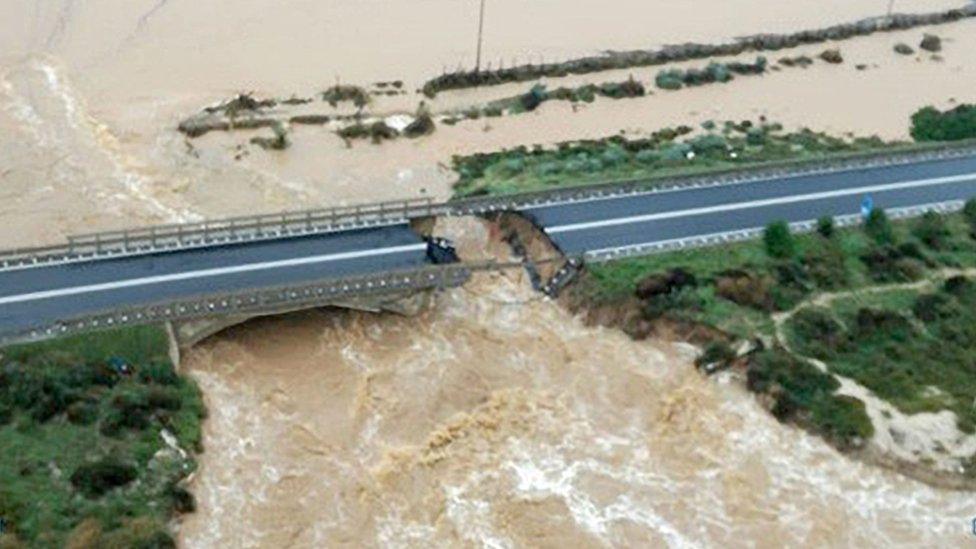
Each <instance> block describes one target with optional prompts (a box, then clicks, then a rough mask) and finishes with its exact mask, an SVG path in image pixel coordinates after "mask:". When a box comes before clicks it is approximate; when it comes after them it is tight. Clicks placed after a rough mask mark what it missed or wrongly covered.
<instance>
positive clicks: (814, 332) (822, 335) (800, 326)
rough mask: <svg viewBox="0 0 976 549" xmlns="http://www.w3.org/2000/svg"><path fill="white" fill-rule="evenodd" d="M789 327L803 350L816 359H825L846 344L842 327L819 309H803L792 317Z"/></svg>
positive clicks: (845, 336) (827, 312) (827, 311)
mask: <svg viewBox="0 0 976 549" xmlns="http://www.w3.org/2000/svg"><path fill="white" fill-rule="evenodd" d="M791 327H792V328H793V331H794V333H795V334H796V336H797V337H798V338H799V340H800V343H801V344H802V345H803V347H804V349H806V350H808V351H810V352H811V354H813V355H814V356H816V357H818V358H827V357H829V356H830V354H831V353H834V352H837V351H838V350H840V349H841V348H843V347H844V346H846V344H847V342H848V337H847V331H846V330H845V329H844V326H843V325H842V324H841V323H840V322H838V321H837V319H835V318H834V317H833V315H831V313H830V311H829V310H826V309H821V308H807V309H803V310H801V311H800V312H798V313H797V314H796V316H794V317H793V319H792V322H791Z"/></svg>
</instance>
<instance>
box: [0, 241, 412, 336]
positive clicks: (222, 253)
mask: <svg viewBox="0 0 976 549" xmlns="http://www.w3.org/2000/svg"><path fill="white" fill-rule="evenodd" d="M425 263H426V244H425V243H424V242H423V241H422V240H421V239H420V238H419V237H418V236H417V235H416V234H415V233H414V232H413V231H412V230H411V229H410V228H409V227H408V226H407V225H405V224H404V225H395V226H388V227H380V228H373V229H361V230H354V231H347V232H341V233H330V234H321V235H314V236H304V237H296V238H285V239H280V240H271V241H262V242H255V243H251V244H236V245H228V246H220V247H215V248H203V249H192V250H183V251H172V252H167V253H159V254H152V255H140V256H132V257H120V258H116V259H103V260H99V261H91V262H84V263H73V264H65V265H60V266H50V267H32V268H25V269H15V270H10V271H2V272H0V332H19V331H22V330H26V329H31V328H35V327H40V326H46V325H49V324H50V323H52V322H54V321H57V320H63V319H71V318H75V317H79V316H83V315H86V314H90V313H97V312H103V311H111V310H112V309H113V308H119V307H122V306H125V307H131V306H138V305H149V304H154V303H161V302H166V301H167V300H176V299H185V298H192V297H197V296H206V295H214V294H222V293H227V292H233V291H237V290H249V289H259V288H268V287H276V286H283V285H289V284H302V283H312V282H315V281H317V280H322V279H326V278H334V277H341V276H355V275H363V274H371V273H378V272H383V271H389V270H394V269H403V268H410V267H417V266H423V265H424V264H425Z"/></svg>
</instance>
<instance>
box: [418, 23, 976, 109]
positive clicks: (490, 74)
mask: <svg viewBox="0 0 976 549" xmlns="http://www.w3.org/2000/svg"><path fill="white" fill-rule="evenodd" d="M974 16H976V6H972V5H968V6H965V7H963V8H960V9H952V10H947V11H943V12H936V13H926V14H894V15H892V16H890V17H876V18H870V19H864V20H861V21H857V22H853V23H843V24H839V25H833V26H831V27H826V28H822V29H810V30H804V31H799V32H794V33H789V34H761V35H756V36H751V37H747V38H743V39H739V40H736V41H734V42H729V43H725V44H680V45H671V46H665V47H664V48H661V49H657V50H635V51H614V52H609V53H607V54H605V55H599V56H592V57H584V58H581V59H572V60H569V61H563V62H558V63H542V64H538V65H520V66H515V67H510V68H499V69H496V70H474V71H458V72H452V73H446V74H442V75H441V76H438V77H437V78H434V79H431V80H429V81H427V82H426V83H425V84H424V86H423V90H422V91H423V93H424V94H426V95H427V96H428V97H434V96H436V95H437V94H438V93H440V92H442V91H447V90H456V89H463V88H472V87H477V86H493V85H498V84H505V83H512V82H527V81H532V80H538V79H540V78H544V77H549V78H557V77H562V76H567V75H570V74H590V73H594V72H600V71H607V70H617V69H630V68H636V67H648V66H656V65H663V64H666V63H674V62H678V61H689V60H692V59H706V58H709V57H722V56H732V55H740V54H743V53H748V52H763V51H776V50H781V49H784V48H793V47H796V46H800V45H804V44H819V43H824V42H827V41H836V40H843V39H847V38H852V37H855V36H866V35H870V34H874V33H876V32H887V31H895V30H904V29H909V28H914V27H919V26H925V25H934V24H939V23H947V22H952V21H958V20H959V19H963V18H966V17H974Z"/></svg>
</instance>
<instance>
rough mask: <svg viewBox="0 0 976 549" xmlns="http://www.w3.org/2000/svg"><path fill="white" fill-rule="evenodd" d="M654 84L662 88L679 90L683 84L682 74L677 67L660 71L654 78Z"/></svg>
mask: <svg viewBox="0 0 976 549" xmlns="http://www.w3.org/2000/svg"><path fill="white" fill-rule="evenodd" d="M654 85H656V86H657V87H659V88H661V89H662V90H680V89H681V87H682V86H683V85H684V78H683V74H682V72H681V71H680V70H678V69H669V70H665V71H660V72H658V73H657V76H656V77H655V78H654Z"/></svg>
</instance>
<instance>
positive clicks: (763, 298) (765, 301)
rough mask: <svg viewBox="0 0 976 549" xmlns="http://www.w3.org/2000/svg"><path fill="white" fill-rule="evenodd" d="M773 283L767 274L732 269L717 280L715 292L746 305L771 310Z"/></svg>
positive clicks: (772, 306) (733, 301)
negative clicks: (761, 274) (771, 288)
mask: <svg viewBox="0 0 976 549" xmlns="http://www.w3.org/2000/svg"><path fill="white" fill-rule="evenodd" d="M771 285H772V281H771V280H770V279H769V277H767V276H760V275H756V274H754V273H750V272H745V271H732V272H727V273H725V274H723V275H722V276H720V277H719V278H718V279H717V280H716V281H715V294H716V295H718V296H719V297H721V298H724V299H727V300H729V301H731V302H732V303H736V304H738V305H742V306H744V307H751V308H753V309H757V310H760V311H771V310H773V308H774V300H773V296H772V292H771V290H770V287H771Z"/></svg>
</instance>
